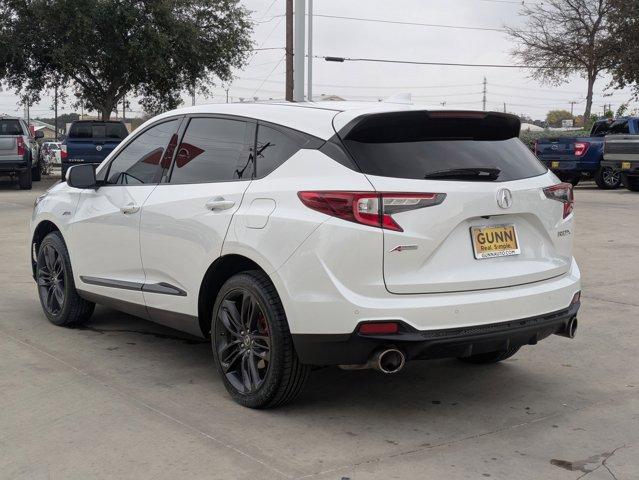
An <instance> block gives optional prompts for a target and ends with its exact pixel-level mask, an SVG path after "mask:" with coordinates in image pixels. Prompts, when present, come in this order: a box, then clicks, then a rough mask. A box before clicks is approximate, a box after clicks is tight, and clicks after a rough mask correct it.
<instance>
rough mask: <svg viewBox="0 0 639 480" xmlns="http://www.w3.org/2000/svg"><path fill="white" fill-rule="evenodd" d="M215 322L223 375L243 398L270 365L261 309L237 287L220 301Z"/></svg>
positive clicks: (260, 382)
mask: <svg viewBox="0 0 639 480" xmlns="http://www.w3.org/2000/svg"><path fill="white" fill-rule="evenodd" d="M217 320H218V335H216V337H215V340H216V341H215V348H216V351H217V358H218V359H219V362H220V368H221V369H222V372H223V374H224V376H225V377H226V379H227V381H228V382H229V383H230V384H231V385H232V386H233V387H234V388H235V389H236V390H237V391H238V392H240V393H242V394H244V395H247V394H252V393H255V392H257V391H258V390H259V389H260V387H261V386H262V385H263V384H264V381H265V379H266V376H267V374H268V371H269V366H270V364H271V338H270V331H269V326H268V322H267V320H266V315H265V314H264V311H263V309H262V307H261V306H260V304H259V302H258V301H257V299H256V298H255V297H254V296H253V295H252V294H251V292H249V291H248V290H245V289H241V288H238V289H235V290H232V291H230V292H228V293H227V294H226V296H225V297H224V299H223V300H222V303H221V305H220V308H219V309H218V312H217ZM220 327H221V328H220Z"/></svg>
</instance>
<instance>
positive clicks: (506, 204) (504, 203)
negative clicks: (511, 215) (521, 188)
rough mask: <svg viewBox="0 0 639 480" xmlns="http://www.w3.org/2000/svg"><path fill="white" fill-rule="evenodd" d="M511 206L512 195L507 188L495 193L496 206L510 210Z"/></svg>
mask: <svg viewBox="0 0 639 480" xmlns="http://www.w3.org/2000/svg"><path fill="white" fill-rule="evenodd" d="M512 204H513V194H512V193H511V192H510V190H508V189H507V188H502V189H501V190H499V191H498V192H497V205H499V206H500V207H501V208H510V206H511V205H512Z"/></svg>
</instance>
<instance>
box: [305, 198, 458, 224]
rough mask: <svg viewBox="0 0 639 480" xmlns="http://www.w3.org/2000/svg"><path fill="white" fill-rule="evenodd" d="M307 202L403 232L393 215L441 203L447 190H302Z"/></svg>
mask: <svg viewBox="0 0 639 480" xmlns="http://www.w3.org/2000/svg"><path fill="white" fill-rule="evenodd" d="M297 196H298V197H299V199H300V200H301V201H302V203H303V204H304V205H306V206H307V207H308V208H311V209H313V210H316V211H318V212H321V213H324V214H326V215H330V216H332V217H338V218H341V219H342V220H347V221H349V222H355V223H360V224H362V225H368V226H371V227H378V228H384V229H386V230H394V231H397V232H403V231H404V229H403V228H402V227H400V226H399V224H398V223H397V222H396V221H395V220H394V219H393V217H392V215H393V214H395V213H400V212H406V211H409V210H415V209H418V208H424V207H431V206H433V205H439V204H440V203H442V202H443V201H444V199H445V198H446V194H445V193H404V192H397V193H391V192H348V191H315V192H308V191H307V192H298V193H297Z"/></svg>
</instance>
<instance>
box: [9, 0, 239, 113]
mask: <svg viewBox="0 0 639 480" xmlns="http://www.w3.org/2000/svg"><path fill="white" fill-rule="evenodd" d="M238 1H239V0H0V79H3V80H4V81H5V82H7V83H8V84H9V86H10V87H13V88H15V89H16V91H17V92H18V93H20V94H21V95H22V96H23V97H25V98H31V99H32V101H37V100H39V95H40V94H41V92H42V91H43V90H45V89H49V88H52V86H53V85H54V84H56V83H58V84H69V85H71V86H72V87H73V89H74V91H75V95H76V97H77V98H78V99H79V101H81V102H83V104H84V106H85V107H86V108H88V109H90V110H97V111H99V112H100V114H101V117H102V119H105V120H106V119H108V118H109V116H110V114H111V113H112V112H113V111H115V109H116V106H117V104H118V103H119V102H120V101H121V100H122V98H123V97H124V96H125V95H127V94H129V95H131V94H135V95H140V96H143V97H144V100H143V101H144V102H146V104H148V105H153V107H154V109H155V110H156V111H157V110H160V109H163V108H173V107H176V106H177V105H179V103H180V102H181V100H180V92H182V91H184V90H187V89H191V88H193V87H194V86H196V85H197V87H198V88H199V89H200V91H206V90H207V88H208V86H209V85H210V84H211V83H210V82H211V78H212V77H213V76H216V77H218V78H219V79H220V80H221V81H228V80H230V78H231V69H232V68H233V67H241V66H242V65H243V64H244V62H245V61H246V58H247V54H248V53H249V51H250V48H251V40H250V33H251V23H250V20H249V16H248V11H247V10H246V9H245V8H244V7H241V6H240V5H239V4H238Z"/></svg>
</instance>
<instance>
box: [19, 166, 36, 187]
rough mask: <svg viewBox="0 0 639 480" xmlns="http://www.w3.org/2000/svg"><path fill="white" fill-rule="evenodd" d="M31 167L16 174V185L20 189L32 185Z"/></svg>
mask: <svg viewBox="0 0 639 480" xmlns="http://www.w3.org/2000/svg"><path fill="white" fill-rule="evenodd" d="M31 173H32V171H31V169H30V168H27V169H26V170H25V171H23V172H20V173H19V174H18V186H19V187H20V190H31V187H32V186H33V177H32V176H31Z"/></svg>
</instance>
